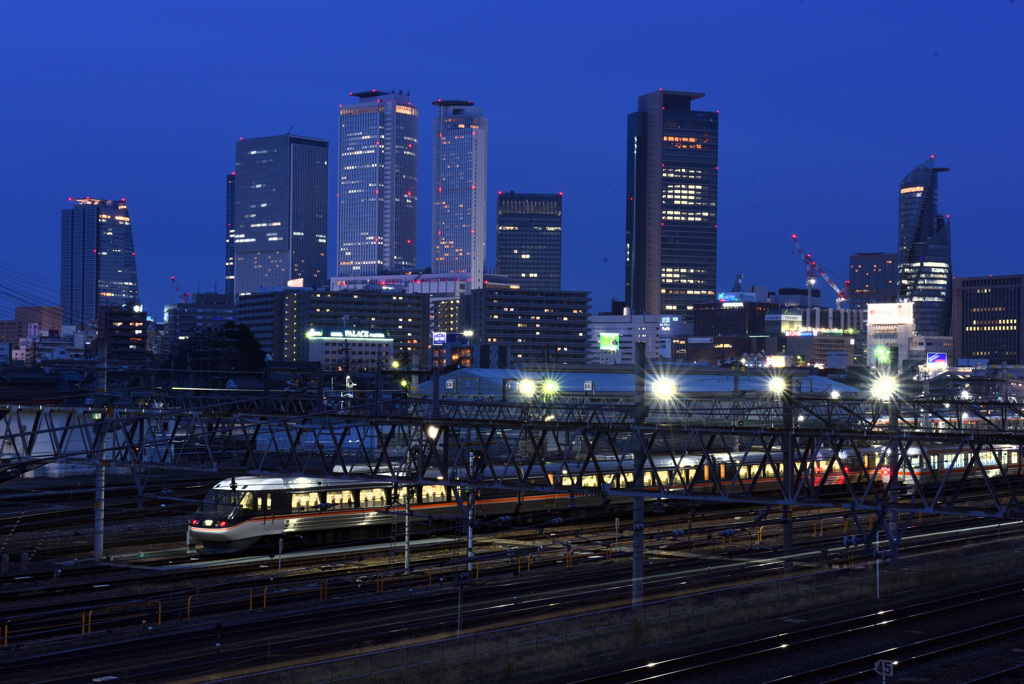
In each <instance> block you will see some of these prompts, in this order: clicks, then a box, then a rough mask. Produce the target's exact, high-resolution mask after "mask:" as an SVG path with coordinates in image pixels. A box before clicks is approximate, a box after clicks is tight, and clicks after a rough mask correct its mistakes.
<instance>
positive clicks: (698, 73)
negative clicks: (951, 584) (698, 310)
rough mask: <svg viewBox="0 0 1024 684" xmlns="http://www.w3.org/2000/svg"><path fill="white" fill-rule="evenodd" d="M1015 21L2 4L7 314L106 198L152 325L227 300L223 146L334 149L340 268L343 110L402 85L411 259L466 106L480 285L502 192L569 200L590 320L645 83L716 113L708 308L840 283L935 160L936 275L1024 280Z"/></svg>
mask: <svg viewBox="0 0 1024 684" xmlns="http://www.w3.org/2000/svg"><path fill="white" fill-rule="evenodd" d="M627 8H628V9H627ZM1022 13H1024V2H1017V3H1014V2H1012V1H1010V0H1000V1H996V0H992V1H987V0H985V1H982V2H972V3H964V2H936V1H933V0H929V1H914V2H892V1H891V0H888V1H880V2H831V1H829V2H825V1H821V2H810V1H808V2H794V1H789V0H787V1H779V2H713V3H690V2H667V3H657V2H644V3H629V4H627V3H613V2H607V3H603V2H588V3H582V2H580V3H557V2H537V3H491V2H477V3H437V2H432V3H416V4H415V6H414V5H413V3H408V6H407V4H406V3H390V2H374V3H369V2H364V3H358V2H336V1H335V2H298V3H290V4H288V5H287V6H286V5H284V4H282V3H273V4H271V3H263V2H248V3H241V2H233V3H205V2H204V3H192V2H178V3H139V2H130V3H128V2H125V3H73V2H53V3H28V2H22V3H16V4H11V5H9V6H6V8H5V14H4V21H3V27H2V29H0V31H2V40H0V55H2V61H3V68H2V69H0V87H2V92H3V99H2V105H0V107H2V112H3V114H2V123H3V125H2V126H0V140H2V147H0V149H2V150H3V160H4V175H3V177H4V182H3V184H2V192H3V196H4V200H5V201H4V202H3V206H4V208H5V212H4V219H3V226H4V228H3V243H2V250H0V263H2V264H5V265H15V266H17V267H19V268H21V269H26V274H27V273H28V272H31V275H26V277H25V278H24V290H25V291H26V292H32V291H33V290H36V289H38V290H39V291H49V292H55V291H56V289H57V284H58V283H59V280H60V273H59V257H60V210H61V209H64V208H66V207H68V206H70V204H69V203H68V202H67V198H68V197H85V196H90V197H100V198H109V199H120V198H122V197H124V198H126V199H127V200H128V205H129V208H130V211H131V216H132V225H133V229H134V233H135V245H136V252H137V255H138V266H139V281H140V291H141V296H142V300H143V303H144V305H145V306H146V308H147V310H148V311H149V312H150V313H151V314H152V315H153V316H154V318H157V319H158V320H160V319H162V315H163V306H164V305H165V304H168V303H170V302H172V301H174V299H175V293H174V289H173V286H172V284H171V280H170V276H172V275H173V276H176V277H177V279H178V281H179V282H180V283H181V285H182V287H183V288H184V289H187V290H191V291H198V290H202V291H210V290H212V289H214V288H215V287H216V289H217V290H218V291H223V288H224V267H223V261H224V221H225V190H224V177H225V174H227V173H229V172H230V171H231V170H232V169H233V165H234V143H235V141H236V140H238V138H239V137H242V136H244V137H260V136H267V135H278V134H282V133H285V132H286V131H288V129H289V128H291V129H292V132H293V133H295V134H297V135H305V136H311V137H317V138H323V139H326V140H328V141H329V142H330V145H331V159H332V161H331V165H330V175H331V181H330V182H331V202H330V216H329V222H328V225H329V232H330V238H331V239H330V245H329V252H328V260H329V263H330V264H333V263H334V259H335V253H336V237H337V236H336V226H337V223H336V221H337V218H336V215H335V214H336V210H337V206H336V203H335V200H334V194H335V192H336V183H337V178H336V174H337V169H336V160H335V156H334V155H335V154H336V146H337V135H338V131H337V116H338V105H339V104H342V103H349V102H354V101H355V99H354V98H351V97H349V96H348V93H349V92H352V91H361V90H369V89H373V88H376V89H379V90H386V91H390V90H395V91H397V90H399V89H401V90H403V91H409V92H411V94H412V99H413V103H414V104H416V105H417V106H418V107H419V109H420V145H421V147H420V170H419V180H420V183H419V187H420V197H419V229H418V238H419V261H420V264H421V265H428V264H429V251H430V238H429V227H430V192H429V189H430V182H431V181H430V177H431V170H430V155H431V153H432V132H431V131H432V125H433V124H432V119H433V116H434V112H435V108H434V107H432V106H430V103H431V102H432V101H434V100H437V99H439V98H451V99H470V100H473V101H474V102H475V103H476V104H478V105H479V106H480V107H482V108H483V110H484V114H485V116H487V118H488V119H489V148H488V170H489V180H488V195H489V196H488V213H489V218H488V256H487V264H488V265H489V266H491V265H493V263H494V222H495V221H494V208H495V204H496V200H495V196H496V195H497V192H498V191H499V190H505V191H507V190H517V191H520V192H559V191H560V192H563V193H564V199H563V212H564V214H563V260H564V272H563V273H564V274H563V287H564V288H565V289H579V290H589V291H592V292H593V293H594V298H593V306H594V312H595V313H596V312H597V311H604V310H607V309H608V306H609V302H610V300H611V298H612V297H617V298H621V297H622V296H623V292H624V287H623V270H624V259H623V247H624V243H625V229H624V225H625V204H626V203H625V197H624V193H625V156H626V139H625V138H626V116H627V114H628V113H629V112H631V111H634V110H635V109H636V106H637V96H639V95H641V94H643V93H646V92H649V91H652V90H656V89H658V88H664V89H666V90H684V91H697V92H703V93H706V97H704V98H703V99H701V100H698V101H697V102H696V103H695V107H696V108H698V109H705V110H717V111H719V112H720V113H721V114H720V117H721V118H720V152H719V164H720V181H719V182H720V186H719V198H718V201H719V248H718V255H719V256H718V273H719V276H718V278H719V282H718V286H719V288H720V289H722V288H725V289H728V288H729V287H731V285H732V282H733V280H734V278H735V275H736V274H737V273H743V274H744V282H745V284H746V285H752V284H763V285H767V286H769V287H770V288H772V289H775V288H777V287H780V286H781V287H787V286H789V287H801V286H802V285H803V269H802V265H801V262H800V260H799V258H798V257H797V256H796V255H795V254H793V253H792V243H791V240H790V237H789V236H790V234H791V233H797V234H799V236H800V241H801V243H802V244H803V246H804V248H805V249H806V250H807V251H809V252H811V253H812V254H813V255H814V257H815V258H816V259H817V260H818V261H819V262H820V263H822V264H823V265H824V266H825V267H826V268H827V269H829V270H830V271H832V272H835V273H836V274H838V275H839V276H840V277H841V278H844V279H845V277H846V276H847V270H848V258H849V254H850V253H851V252H857V251H894V250H895V248H896V227H897V216H896V210H897V197H898V185H899V182H900V180H901V179H902V177H903V176H904V175H905V174H906V173H907V172H908V171H910V170H911V169H912V168H913V167H915V166H917V165H918V164H920V163H921V162H922V161H924V160H925V159H926V158H927V157H929V156H930V155H935V157H936V163H937V164H938V165H941V166H946V167H949V168H950V169H951V170H950V172H949V173H946V174H943V175H942V177H941V179H940V186H939V209H940V210H941V211H942V212H944V213H947V214H950V215H951V223H952V236H953V271H954V275H956V276H958V277H963V276H976V275H986V274H990V273H995V274H1005V273H1021V272H1024V264H1022V263H1021V257H1020V252H1021V249H1020V248H1021V245H1022V243H1024V240H1022V238H1021V228H1022V225H1021V224H1022V211H1021V209H1020V206H1021V203H1020V197H1021V196H1022V191H1021V189H1020V188H1021V185H1022V180H1024V173H1022V171H1021V159H1022V157H1024V125H1022V123H1021V118H1022V113H1024V19H1022V17H1024V15H1022ZM329 272H330V274H331V275H335V273H334V271H333V268H331V267H329ZM54 303H56V302H54ZM12 312H13V304H11V303H10V302H9V301H7V300H2V299H0V316H3V317H9V316H11V315H12Z"/></svg>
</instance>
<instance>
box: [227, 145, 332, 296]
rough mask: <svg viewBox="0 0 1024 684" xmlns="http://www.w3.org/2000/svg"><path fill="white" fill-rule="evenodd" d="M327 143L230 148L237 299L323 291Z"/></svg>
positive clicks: (324, 282) (324, 283) (324, 277)
mask: <svg viewBox="0 0 1024 684" xmlns="http://www.w3.org/2000/svg"><path fill="white" fill-rule="evenodd" d="M327 195H328V188H327V141H326V140H317V139H315V138H303V137H300V136H297V135H291V134H287V135H277V136H271V137H268V138H246V139H243V140H239V141H238V142H237V143H236V144H235V295H236V296H238V295H242V294H247V293H252V292H258V291H259V289H260V288H261V287H284V286H286V285H288V284H289V283H293V284H295V285H300V284H301V285H303V286H305V287H321V286H324V285H326V284H327V278H328V276H327Z"/></svg>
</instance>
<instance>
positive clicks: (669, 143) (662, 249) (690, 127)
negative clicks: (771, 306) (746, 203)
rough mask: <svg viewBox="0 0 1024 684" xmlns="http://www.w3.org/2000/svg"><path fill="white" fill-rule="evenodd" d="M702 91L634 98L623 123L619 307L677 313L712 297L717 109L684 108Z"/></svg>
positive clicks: (688, 315)
mask: <svg viewBox="0 0 1024 684" xmlns="http://www.w3.org/2000/svg"><path fill="white" fill-rule="evenodd" d="M700 97H704V94H703V93H686V92H676V91H669V90H656V91H655V92H653V93H648V94H647V95H641V96H640V98H639V106H638V108H637V111H636V112H634V113H632V114H630V115H629V118H628V120H627V147H626V304H627V305H628V306H629V307H630V309H631V311H632V312H633V313H636V314H640V313H647V314H659V313H665V314H679V315H680V316H682V317H683V318H684V320H688V321H690V320H693V305H694V304H696V303H697V302H704V301H708V300H709V299H713V298H714V295H715V287H716V278H717V275H718V273H717V264H718V113H717V112H700V111H695V110H693V109H691V103H692V101H693V100H696V99H697V98H700Z"/></svg>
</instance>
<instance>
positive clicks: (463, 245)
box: [431, 100, 487, 289]
mask: <svg viewBox="0 0 1024 684" xmlns="http://www.w3.org/2000/svg"><path fill="white" fill-rule="evenodd" d="M434 105H435V106H436V107H437V108H438V113H437V117H436V118H435V119H434V184H433V186H432V192H433V199H434V207H433V221H432V226H431V236H432V239H433V244H432V254H433V272H434V273H454V274H460V275H463V274H464V275H465V277H466V278H467V279H468V280H469V285H470V288H471V289H478V288H481V287H483V282H484V258H485V257H486V255H487V251H486V250H487V243H486V235H487V119H485V118H484V116H483V111H482V110H481V109H480V108H479V107H475V106H474V105H473V103H472V102H468V101H464V100H438V101H437V102H435V103H434Z"/></svg>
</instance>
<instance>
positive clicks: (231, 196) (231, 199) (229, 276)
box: [224, 172, 235, 297]
mask: <svg viewBox="0 0 1024 684" xmlns="http://www.w3.org/2000/svg"><path fill="white" fill-rule="evenodd" d="M227 194H228V201H227V205H228V207H227V216H226V220H225V223H226V224H227V225H226V226H225V233H226V235H225V237H224V244H225V247H224V293H225V294H228V295H231V296H232V297H234V296H235V174H234V172H231V173H229V174H228V180H227Z"/></svg>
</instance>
